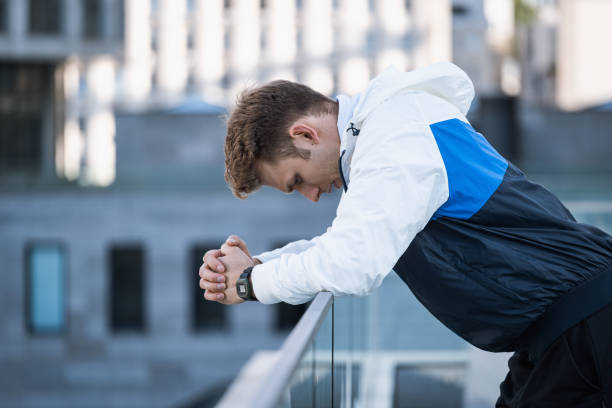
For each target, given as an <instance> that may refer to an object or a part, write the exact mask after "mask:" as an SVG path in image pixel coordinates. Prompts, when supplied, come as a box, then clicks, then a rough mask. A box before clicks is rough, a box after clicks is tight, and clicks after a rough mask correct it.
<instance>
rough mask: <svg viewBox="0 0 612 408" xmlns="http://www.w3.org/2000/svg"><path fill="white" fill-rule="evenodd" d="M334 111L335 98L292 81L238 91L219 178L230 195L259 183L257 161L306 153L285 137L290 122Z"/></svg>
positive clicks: (243, 195) (305, 155) (242, 193)
mask: <svg viewBox="0 0 612 408" xmlns="http://www.w3.org/2000/svg"><path fill="white" fill-rule="evenodd" d="M337 112H338V103H337V102H336V101H334V100H333V99H330V98H328V97H327V96H325V95H323V94H321V93H319V92H317V91H315V90H313V89H311V88H309V87H308V86H306V85H302V84H298V83H295V82H290V81H282V80H279V81H273V82H270V83H268V84H266V85H262V86H260V87H256V88H252V89H246V90H245V91H243V92H242V93H241V94H240V95H239V96H238V99H237V101H236V106H235V108H234V109H233V111H232V112H231V114H230V117H229V119H228V121H227V136H226V138H225V180H226V181H227V183H228V185H229V187H230V188H231V190H232V192H233V193H234V195H235V196H236V197H238V198H240V199H245V198H246V197H247V195H248V194H249V193H251V192H253V191H255V190H257V189H258V188H259V187H261V180H260V178H259V176H258V175H257V173H256V170H255V162H257V161H258V160H263V161H267V162H270V163H274V162H275V161H276V160H279V159H283V158H287V157H300V158H303V159H309V158H310V151H308V150H306V149H300V148H298V147H296V146H295V145H294V144H293V140H292V138H291V137H290V135H289V128H290V127H291V125H292V124H293V123H294V122H295V121H296V120H298V119H299V118H301V117H304V116H307V115H314V116H321V115H325V114H332V113H337Z"/></svg>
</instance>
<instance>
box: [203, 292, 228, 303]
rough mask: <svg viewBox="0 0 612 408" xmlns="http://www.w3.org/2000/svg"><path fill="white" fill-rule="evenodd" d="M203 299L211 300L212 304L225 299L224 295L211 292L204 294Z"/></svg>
mask: <svg viewBox="0 0 612 408" xmlns="http://www.w3.org/2000/svg"><path fill="white" fill-rule="evenodd" d="M204 299H206V300H212V301H213V302H218V301H220V300H223V299H225V295H224V294H223V293H213V292H208V291H206V292H204Z"/></svg>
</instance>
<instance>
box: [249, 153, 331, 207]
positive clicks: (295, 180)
mask: <svg viewBox="0 0 612 408" xmlns="http://www.w3.org/2000/svg"><path fill="white" fill-rule="evenodd" d="M308 150H310V158H309V159H302V158H299V157H290V158H285V159H280V160H277V161H276V162H274V163H270V162H260V163H257V164H256V168H257V171H258V174H259V177H260V178H261V181H262V183H263V184H264V185H267V186H271V187H274V188H277V189H278V190H281V191H283V192H286V193H290V192H292V191H298V192H299V193H300V194H302V195H303V196H304V197H306V198H308V199H309V200H312V201H314V202H316V201H319V198H320V197H321V194H324V193H329V192H331V191H332V190H333V188H334V187H336V188H341V187H342V179H341V178H340V172H339V170H338V157H339V150H338V148H336V147H335V146H333V145H323V144H315V145H313V146H311V148H309V149H308Z"/></svg>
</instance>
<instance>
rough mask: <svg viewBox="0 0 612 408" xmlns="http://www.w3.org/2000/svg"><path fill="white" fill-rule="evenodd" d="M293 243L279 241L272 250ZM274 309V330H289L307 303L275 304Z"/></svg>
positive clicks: (304, 309) (306, 306)
mask: <svg viewBox="0 0 612 408" xmlns="http://www.w3.org/2000/svg"><path fill="white" fill-rule="evenodd" d="M290 242H293V241H280V242H278V243H277V244H276V245H274V247H273V248H272V249H276V248H282V247H284V246H285V245H287V244H288V243H290ZM275 307H276V319H275V325H274V328H275V329H276V330H278V331H285V330H291V329H293V327H294V326H295V325H296V324H297V322H298V321H299V320H300V318H301V317H302V315H303V314H304V312H305V311H306V309H307V308H308V303H304V304H301V305H290V304H288V303H282V302H281V303H277V304H276V305H275Z"/></svg>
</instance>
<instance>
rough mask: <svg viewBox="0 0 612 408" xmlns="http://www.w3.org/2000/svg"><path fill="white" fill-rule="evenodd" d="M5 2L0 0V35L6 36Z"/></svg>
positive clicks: (6, 14)
mask: <svg viewBox="0 0 612 408" xmlns="http://www.w3.org/2000/svg"><path fill="white" fill-rule="evenodd" d="M6 1H7V0H0V34H6V32H7V31H8V18H7V16H8V13H7V11H8V10H7V8H6Z"/></svg>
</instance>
